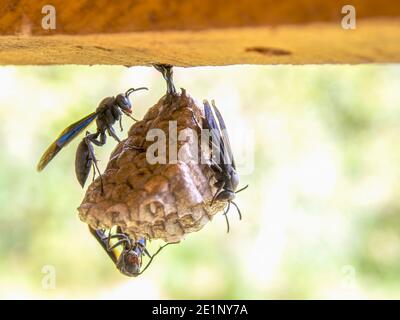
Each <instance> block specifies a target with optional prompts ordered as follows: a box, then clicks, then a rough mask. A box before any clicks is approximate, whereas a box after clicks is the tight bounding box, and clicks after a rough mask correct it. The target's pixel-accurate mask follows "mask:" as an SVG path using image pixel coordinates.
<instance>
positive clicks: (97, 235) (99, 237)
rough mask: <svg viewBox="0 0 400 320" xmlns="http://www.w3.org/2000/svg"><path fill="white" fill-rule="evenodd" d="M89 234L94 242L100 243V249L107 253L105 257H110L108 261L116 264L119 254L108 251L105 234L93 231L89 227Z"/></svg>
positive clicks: (114, 250)
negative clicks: (93, 238)
mask: <svg viewBox="0 0 400 320" xmlns="http://www.w3.org/2000/svg"><path fill="white" fill-rule="evenodd" d="M89 230H90V233H91V234H92V235H93V236H94V237H95V238H96V240H97V241H98V242H99V243H100V245H101V247H102V248H103V249H104V251H105V252H107V255H108V256H109V257H110V259H111V260H112V261H113V262H114V263H117V261H118V258H117V257H118V256H119V252H118V250H117V249H112V250H109V243H108V240H109V239H108V236H107V235H106V234H105V232H104V231H103V230H100V229H97V230H96V229H93V228H92V227H90V226H89Z"/></svg>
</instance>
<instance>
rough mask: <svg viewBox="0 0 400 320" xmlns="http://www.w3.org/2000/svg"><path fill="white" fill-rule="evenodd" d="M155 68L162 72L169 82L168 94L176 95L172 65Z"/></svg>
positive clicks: (156, 66)
mask: <svg viewBox="0 0 400 320" xmlns="http://www.w3.org/2000/svg"><path fill="white" fill-rule="evenodd" d="M154 68H156V69H157V70H158V71H160V72H161V74H162V76H163V77H164V79H165V81H166V82H167V94H168V95H176V89H175V85H174V81H173V71H172V66H171V65H170V64H155V65H154Z"/></svg>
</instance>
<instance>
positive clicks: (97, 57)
mask: <svg viewBox="0 0 400 320" xmlns="http://www.w3.org/2000/svg"><path fill="white" fill-rule="evenodd" d="M388 62H400V20H399V19H366V20H362V21H358V24H357V29H356V30H343V29H342V28H341V27H340V25H338V24H332V23H315V24H307V25H296V26H294V25H288V26H279V27H251V28H250V27H249V28H231V29H213V30H203V31H164V32H160V31H152V32H132V33H123V34H122V33H118V34H96V35H53V36H15V35H14V36H1V37H0V64H2V65H27V64H28V65H43V64H46V65H47V64H83V65H93V64H109V65H126V66H134V65H150V64H154V63H168V64H172V65H175V66H187V67H188V66H207V65H212V66H218V65H232V64H310V63H311V64H321V63H352V64H355V63H388Z"/></svg>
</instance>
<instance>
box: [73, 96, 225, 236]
mask: <svg viewBox="0 0 400 320" xmlns="http://www.w3.org/2000/svg"><path fill="white" fill-rule="evenodd" d="M203 116H204V113H203V108H202V106H199V105H198V104H196V102H195V101H194V100H193V99H192V98H191V97H190V96H189V95H187V94H186V92H185V91H184V90H182V93H181V94H173V95H172V94H171V95H166V96H164V97H162V98H161V99H160V100H159V101H158V102H157V104H155V105H154V106H153V107H151V108H150V109H149V111H148V112H147V113H146V115H145V116H144V118H143V120H142V121H138V122H136V123H135V124H133V126H132V127H131V128H130V130H129V132H128V137H127V139H125V140H123V141H122V142H121V143H119V144H118V146H117V147H116V148H115V150H114V151H113V153H112V155H111V158H110V161H109V163H108V165H107V168H106V170H105V172H104V174H103V183H104V193H102V192H101V187H100V182H99V181H98V180H95V181H94V182H93V183H92V185H91V186H90V187H89V188H88V190H87V192H86V195H85V198H84V200H83V202H82V204H81V206H80V207H79V215H80V218H81V219H82V220H83V221H85V222H87V223H88V224H89V225H91V226H92V227H93V228H95V229H97V228H105V229H109V228H111V227H112V226H119V227H121V229H122V232H124V233H127V234H128V235H129V236H130V237H131V238H132V239H139V238H141V237H143V238H147V239H162V240H164V241H166V242H177V241H180V240H182V239H183V238H184V236H185V235H186V234H188V233H190V232H195V231H198V230H200V229H201V228H202V227H203V226H204V225H205V224H206V223H207V222H208V221H210V220H211V219H212V217H213V216H214V215H215V214H216V213H217V212H220V211H221V210H222V209H223V208H224V207H225V206H226V204H227V203H226V202H223V201H215V202H213V204H212V205H210V204H211V203H212V198H213V195H214V194H215V193H216V191H217V188H216V187H215V182H216V177H215V171H214V170H212V169H211V167H210V164H209V163H204V162H202V161H198V159H204V158H206V155H203V151H204V150H202V149H201V148H197V147H195V145H196V144H197V145H200V144H201V141H200V140H201V138H200V131H201V129H200V128H199V123H201V121H202V120H201V119H202V117H203ZM193 133H194V135H192V134H193ZM196 133H198V135H197V136H196ZM160 159H165V162H163V161H159V160H160Z"/></svg>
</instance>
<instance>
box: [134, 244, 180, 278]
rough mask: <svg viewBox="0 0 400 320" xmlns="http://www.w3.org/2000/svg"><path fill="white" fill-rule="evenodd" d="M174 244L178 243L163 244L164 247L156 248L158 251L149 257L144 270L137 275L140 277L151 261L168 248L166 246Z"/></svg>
mask: <svg viewBox="0 0 400 320" xmlns="http://www.w3.org/2000/svg"><path fill="white" fill-rule="evenodd" d="M175 243H178V242H169V243H166V244H164V245H163V246H161V247H160V248H158V250H157V251H156V253H155V254H153V255H152V256H151V258H150V260H149V262H147V264H146V266H145V267H144V269H143V270H142V271H140V272H139V274H138V275H141V274H142V273H143V272H145V271H146V269H147V268H148V267H149V266H150V264H151V262H152V261H153V259H154V258H155V256H156V255H158V254H159V253H160V251H161V250H162V249H164V248H165V247H166V246H168V245H170V244H175Z"/></svg>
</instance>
